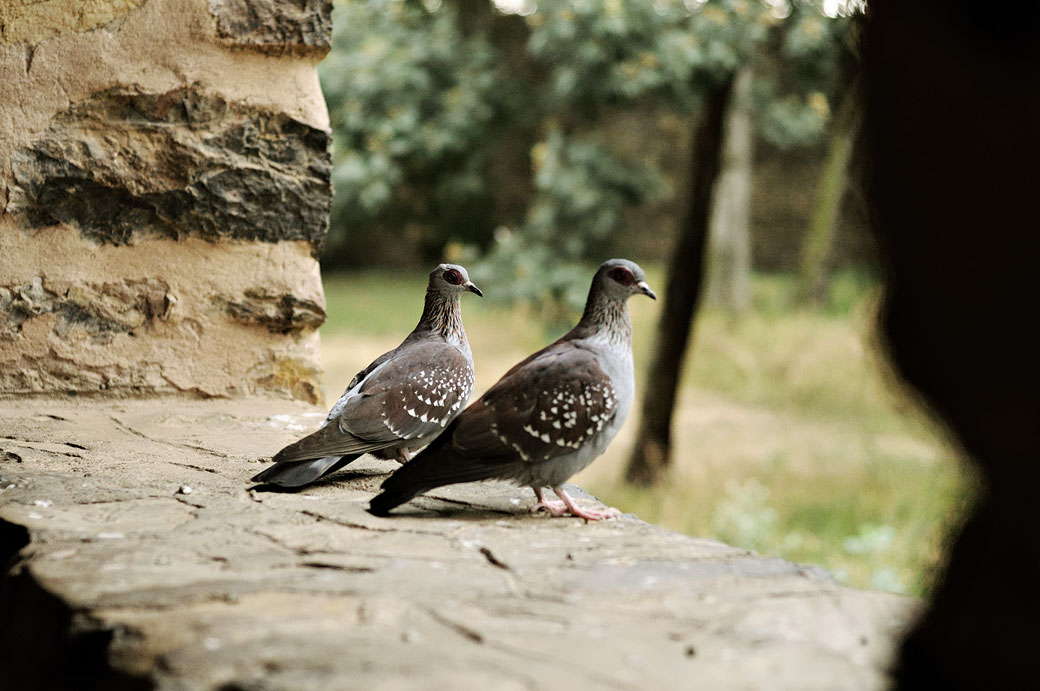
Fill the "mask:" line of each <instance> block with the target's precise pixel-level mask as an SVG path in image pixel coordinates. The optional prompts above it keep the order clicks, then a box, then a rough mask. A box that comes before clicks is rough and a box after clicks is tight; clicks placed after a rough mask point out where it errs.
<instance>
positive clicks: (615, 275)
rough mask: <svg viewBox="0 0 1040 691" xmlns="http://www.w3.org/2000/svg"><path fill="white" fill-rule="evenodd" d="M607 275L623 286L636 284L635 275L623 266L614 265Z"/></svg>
mask: <svg viewBox="0 0 1040 691" xmlns="http://www.w3.org/2000/svg"><path fill="white" fill-rule="evenodd" d="M607 275H608V276H610V277H611V278H612V279H614V280H615V281H617V282H618V283H620V284H621V285H623V286H634V285H635V284H636V275H635V274H634V273H632V271H631V270H629V269H627V268H625V267H624V266H615V267H614V268H613V269H611V270H610V271H609V272H608V273H607Z"/></svg>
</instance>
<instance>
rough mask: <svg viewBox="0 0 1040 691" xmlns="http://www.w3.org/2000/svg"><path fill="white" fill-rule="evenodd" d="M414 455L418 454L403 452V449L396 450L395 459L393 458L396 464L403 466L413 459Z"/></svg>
mask: <svg viewBox="0 0 1040 691" xmlns="http://www.w3.org/2000/svg"><path fill="white" fill-rule="evenodd" d="M416 453H418V452H417V451H405V450H404V449H398V451H397V458H395V459H394V460H395V461H397V462H398V463H400V464H401V465H404V464H405V463H407V462H408V461H410V460H412V459H413V458H415V454H416Z"/></svg>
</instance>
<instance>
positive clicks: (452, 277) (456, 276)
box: [444, 269, 462, 286]
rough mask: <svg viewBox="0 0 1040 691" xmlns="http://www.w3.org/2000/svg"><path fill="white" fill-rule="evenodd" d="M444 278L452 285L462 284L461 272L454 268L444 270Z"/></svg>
mask: <svg viewBox="0 0 1040 691" xmlns="http://www.w3.org/2000/svg"><path fill="white" fill-rule="evenodd" d="M444 280H445V281H447V282H448V283H450V284H452V285H453V286H458V285H462V274H460V273H459V272H458V271H457V270H456V269H448V270H447V271H445V272H444Z"/></svg>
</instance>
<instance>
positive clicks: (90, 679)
mask: <svg viewBox="0 0 1040 691" xmlns="http://www.w3.org/2000/svg"><path fill="white" fill-rule="evenodd" d="M321 415H322V412H321V411H318V410H316V409H314V408H311V407H308V406H306V405H305V404H302V403H293V402H286V401H271V400H262V399H247V400H235V401H198V402H193V401H179V400H147V401H123V402H107V401H89V402H87V401H84V402H77V401H68V400H55V399H27V400H22V401H18V402H15V401H0V429H3V433H2V435H0V477H2V480H0V550H2V552H0V554H2V555H3V558H4V559H5V560H6V559H7V558H8V557H10V561H9V562H8V567H9V571H8V573H7V575H6V577H5V578H4V580H3V581H2V582H0V613H2V615H3V616H2V619H3V621H4V622H5V626H4V627H3V632H2V634H0V637H2V638H3V639H4V640H0V651H3V652H2V653H0V655H2V656H3V658H6V659H0V686H3V688H5V689H28V688H40V687H41V686H40V684H41V683H42V684H43V686H44V687H47V688H64V687H72V686H76V687H77V688H81V689H82V688H106V689H109V688H126V689H130V688H160V689H294V690H300V689H327V688H361V687H364V688H416V687H422V688H458V689H469V688H473V689H477V688H480V689H513V688H517V689H550V688H554V689H555V688H564V687H569V686H574V685H580V686H582V687H585V688H612V689H617V688H621V689H629V688H631V689H646V688H654V689H670V688H676V689H678V688H691V687H696V688H710V689H758V688H769V689H799V690H804V689H880V688H884V687H885V686H886V685H887V676H886V669H887V667H888V663H889V660H890V658H891V655H892V652H893V648H894V645H893V644H894V642H895V641H896V639H897V637H898V635H899V634H900V632H901V631H902V630H903V629H904V627H905V626H906V624H907V622H908V620H909V618H910V617H911V616H912V615H913V613H914V612H915V611H916V609H917V605H916V602H915V601H913V600H911V599H909V598H904V597H899V596H895V595H888V594H883V593H874V592H867V591H858V590H853V589H850V588H846V587H843V586H840V585H838V584H837V583H835V582H834V581H832V580H831V579H830V578H829V577H827V575H826V574H825V573H823V572H822V571H820V570H819V569H816V568H812V567H802V566H798V565H795V564H791V563H788V562H785V561H783V560H780V559H771V558H765V557H761V556H758V555H756V554H753V553H750V552H747V551H744V550H739V549H734V548H732V547H728V546H726V545H724V544H721V543H719V542H715V541H712V540H706V539H695V538H690V537H686V536H683V535H679V534H676V533H672V532H669V531H666V530H663V529H661V528H658V527H655V526H652V525H649V524H646V523H643V522H642V521H639V520H638V519H636V518H634V517H631V516H625V517H622V518H621V519H619V520H613V521H607V522H603V523H597V524H585V523H583V522H582V521H580V520H576V519H550V518H547V517H544V516H531V515H529V514H528V513H527V512H526V511H525V507H526V506H528V505H529V504H530V503H531V501H532V500H531V497H530V496H529V495H530V492H529V491H528V490H519V489H516V488H513V487H510V486H508V485H503V484H484V485H461V486H456V487H452V488H445V489H443V490H440V491H437V492H433V493H431V495H430V496H427V497H424V498H421V499H419V500H417V501H415V502H413V504H412V505H410V506H411V508H410V509H408V510H407V511H402V512H401V514H400V515H397V516H394V517H391V518H375V517H373V516H370V515H369V514H367V513H366V512H365V511H364V507H365V506H366V505H367V502H368V499H369V498H370V497H371V496H372V493H373V491H374V490H375V488H376V487H377V485H378V484H379V482H380V481H381V479H382V477H383V474H384V473H385V472H388V471H389V470H392V469H393V468H394V467H395V464H394V463H392V462H388V461H377V460H374V459H367V458H366V459H362V460H361V461H359V462H357V463H356V464H354V465H352V466H350V467H349V468H348V469H347V470H346V471H345V472H342V473H340V474H338V475H336V476H334V478H333V479H332V480H330V481H329V482H326V483H324V484H321V485H317V486H314V487H312V488H309V489H307V490H305V491H303V492H301V493H296V494H292V493H266V492H258V491H256V490H250V489H249V487H248V485H247V484H246V479H247V478H248V477H249V476H250V475H252V474H253V473H255V472H256V471H257V470H258V469H259V468H260V467H261V465H260V464H259V463H258V461H259V460H260V459H263V458H264V457H266V456H268V455H269V454H270V453H271V452H272V451H274V450H276V449H277V448H279V447H280V445H282V444H284V443H286V442H288V441H290V440H292V439H294V438H296V437H297V436H299V434H300V433H301V432H302V431H304V430H307V429H311V428H313V427H314V426H316V425H317V423H318V422H319V421H320V419H321ZM189 488H190V489H189ZM585 501H594V500H592V499H591V498H588V497H586V498H585ZM5 675H6V678H5Z"/></svg>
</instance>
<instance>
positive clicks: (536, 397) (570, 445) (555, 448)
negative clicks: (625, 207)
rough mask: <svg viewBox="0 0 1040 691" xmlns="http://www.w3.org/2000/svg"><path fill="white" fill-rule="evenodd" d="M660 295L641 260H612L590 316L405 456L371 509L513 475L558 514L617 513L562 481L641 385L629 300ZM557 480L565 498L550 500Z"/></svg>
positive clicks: (613, 428) (600, 274)
mask: <svg viewBox="0 0 1040 691" xmlns="http://www.w3.org/2000/svg"><path fill="white" fill-rule="evenodd" d="M637 293H638V294H642V295H647V296H649V297H651V298H655V299H656V295H654V292H653V291H652V290H650V287H649V286H648V285H647V284H646V279H645V276H644V274H643V270H642V269H640V268H639V266H638V265H636V264H635V263H633V262H630V261H627V260H624V259H612V260H610V261H607V262H604V263H603V265H602V266H600V268H599V270H598V271H597V272H596V276H595V277H594V278H593V281H592V287H591V289H590V291H589V298H588V301H587V302H586V305H585V312H584V314H583V315H582V318H581V321H579V322H578V325H577V326H575V327H574V328H573V329H572V330H571V331H570V332H569V333H567V334H566V335H565V336H563V337H562V338H560V339H559V340H558V341H556V342H555V343H553V344H551V345H549V346H547V347H545V348H543V349H542V350H540V351H538V352H537V353H535V354H534V355H531V356H530V357H528V358H527V359H526V360H524V361H523V362H521V363H519V364H518V365H516V366H514V367H513V368H512V369H511V370H509V371H508V372H506V374H505V375H504V376H503V377H502V378H501V379H500V380H499V381H498V382H497V383H496V384H495V385H494V386H492V387H491V388H490V389H489V390H488V391H487V393H485V394H484V395H483V396H481V397H480V399H479V400H478V401H477V402H476V403H474V404H473V405H471V406H470V407H468V408H467V409H466V410H465V411H463V413H462V414H461V415H460V416H459V417H458V418H457V419H456V420H455V421H454V422H453V423H452V424H451V425H450V426H449V427H448V430H447V431H446V432H445V434H443V435H441V436H440V437H439V438H438V439H437V440H436V441H434V442H433V443H432V444H430V446H429V447H427V448H426V449H425V450H424V451H423V452H422V453H420V454H419V455H418V456H416V457H415V459H413V460H412V461H411V462H410V463H408V464H407V465H406V466H404V467H402V468H400V469H398V470H397V471H395V472H394V474H393V475H391V476H390V477H389V478H387V480H386V481H385V482H384V483H383V485H382V490H383V491H382V493H381V494H380V495H378V496H377V497H375V498H374V499H372V501H371V503H370V504H369V511H370V512H372V513H373V514H376V515H380V516H381V515H386V514H387V513H388V512H389V511H390V510H392V509H393V508H395V507H397V506H399V505H401V504H403V503H404V502H406V501H409V500H410V499H412V498H413V497H415V496H417V495H419V494H422V493H423V492H426V491H428V490H430V489H433V488H435V487H441V486H444V485H450V484H455V483H459V482H471V481H476V480H487V479H501V480H511V481H513V482H516V483H517V484H519V485H521V486H528V487H531V489H533V490H534V493H535V496H536V498H537V500H538V503H537V504H536V505H535V507H534V508H533V509H532V510H538V509H545V510H547V511H549V512H550V513H552V514H553V515H554V516H558V515H563V514H565V513H567V512H569V513H571V514H572V515H574V516H579V517H582V518H585V519H589V520H598V519H601V518H606V517H607V516H608V515H609V514H604V513H601V512H596V511H589V510H586V509H582V508H580V507H579V506H578V505H577V504H576V503H575V502H574V500H573V499H572V498H571V497H570V496H569V495H568V494H567V493H566V492H565V491H564V489H563V484H564V483H565V482H566V481H567V480H568V479H569V478H570V477H571V476H572V475H574V474H575V473H577V472H578V471H579V470H581V469H582V468H584V467H585V466H587V465H588V464H589V463H591V462H592V461H593V460H594V459H595V458H596V457H598V456H599V455H600V454H602V453H603V451H605V450H606V448H607V446H608V444H609V443H610V441H611V440H612V439H613V438H614V435H615V434H617V431H618V430H619V429H620V428H621V425H622V423H624V421H625V417H626V416H627V415H628V411H629V408H630V407H631V405H632V397H633V394H634V390H635V382H634V374H633V365H632V321H631V318H630V316H629V313H628V304H627V300H628V298H629V297H630V296H632V295H635V294H637ZM546 487H549V488H551V489H552V490H553V491H554V492H555V493H556V494H557V496H559V498H560V499H561V500H562V503H561V502H556V501H550V500H547V499H546V498H545V496H544V494H543V489H544V488H546Z"/></svg>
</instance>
